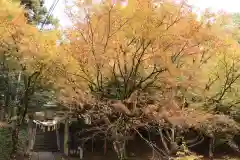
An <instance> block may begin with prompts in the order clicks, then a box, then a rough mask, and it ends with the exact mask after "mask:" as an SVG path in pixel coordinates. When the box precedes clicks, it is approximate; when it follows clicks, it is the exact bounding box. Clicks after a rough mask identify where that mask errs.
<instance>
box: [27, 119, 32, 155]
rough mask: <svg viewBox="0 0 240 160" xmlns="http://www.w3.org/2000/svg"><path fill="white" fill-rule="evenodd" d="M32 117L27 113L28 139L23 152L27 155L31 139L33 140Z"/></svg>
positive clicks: (30, 146)
mask: <svg viewBox="0 0 240 160" xmlns="http://www.w3.org/2000/svg"><path fill="white" fill-rule="evenodd" d="M33 136H34V135H33V117H32V116H31V115H28V139H27V146H26V151H25V154H26V155H29V154H30V151H31V148H32V140H33Z"/></svg>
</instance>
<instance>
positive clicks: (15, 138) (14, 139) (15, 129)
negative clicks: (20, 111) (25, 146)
mask: <svg viewBox="0 0 240 160" xmlns="http://www.w3.org/2000/svg"><path fill="white" fill-rule="evenodd" d="M19 129H20V125H19V124H18V123H16V122H15V124H13V128H12V151H11V155H10V157H11V160H16V158H17V150H18V138H19V137H18V135H19Z"/></svg>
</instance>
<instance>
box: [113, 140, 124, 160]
mask: <svg viewBox="0 0 240 160" xmlns="http://www.w3.org/2000/svg"><path fill="white" fill-rule="evenodd" d="M125 147H126V146H125V141H124V140H119V141H117V140H115V141H113V148H114V150H115V152H116V153H117V156H118V159H120V160H124V159H126V148H125Z"/></svg>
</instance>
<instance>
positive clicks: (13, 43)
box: [0, 0, 58, 159]
mask: <svg viewBox="0 0 240 160" xmlns="http://www.w3.org/2000/svg"><path fill="white" fill-rule="evenodd" d="M0 5H1V6H4V7H3V8H1V13H3V14H1V19H0V21H1V26H2V27H1V29H0V32H1V37H0V49H1V58H2V59H1V61H2V63H1V64H2V67H1V69H2V70H1V71H3V76H4V79H5V80H4V82H5V83H13V84H14V85H7V86H12V87H13V88H11V89H14V90H15V91H14V92H12V91H11V89H7V90H6V94H5V95H6V96H5V97H6V98H5V104H6V105H9V107H10V108H12V109H13V110H14V112H15V114H14V116H12V117H11V121H12V122H14V123H13V128H12V142H13V148H12V158H13V159H14V158H16V157H15V155H16V152H17V145H18V133H19V129H20V127H21V125H22V124H23V123H24V122H25V116H26V114H27V111H28V109H29V102H30V100H31V97H32V96H33V95H34V94H35V89H36V87H37V86H39V84H41V80H42V79H44V78H45V77H46V75H47V72H49V70H50V69H49V68H52V62H53V61H54V60H53V59H54V58H53V57H55V58H57V57H58V55H57V54H56V53H57V51H56V50H57V49H56V47H57V46H56V40H57V39H58V33H57V32H56V31H54V30H53V31H45V32H40V31H39V30H38V29H37V28H36V27H35V26H32V25H29V24H28V23H27V20H26V18H25V16H24V10H23V8H22V7H21V6H20V4H19V3H15V2H10V1H5V0H2V1H0ZM26 31H28V32H26ZM51 57H52V58H53V59H52V58H51ZM50 61H51V62H50ZM6 69H7V72H4V71H6ZM44 73H46V74H44ZM16 80H17V84H15V83H16ZM10 102H11V103H10Z"/></svg>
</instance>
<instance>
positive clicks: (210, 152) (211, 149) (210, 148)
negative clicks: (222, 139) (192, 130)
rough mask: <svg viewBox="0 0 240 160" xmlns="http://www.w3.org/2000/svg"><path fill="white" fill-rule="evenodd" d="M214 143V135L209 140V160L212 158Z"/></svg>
mask: <svg viewBox="0 0 240 160" xmlns="http://www.w3.org/2000/svg"><path fill="white" fill-rule="evenodd" d="M214 143H215V139H214V137H211V138H210V140H209V159H210V160H213V153H214Z"/></svg>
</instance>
